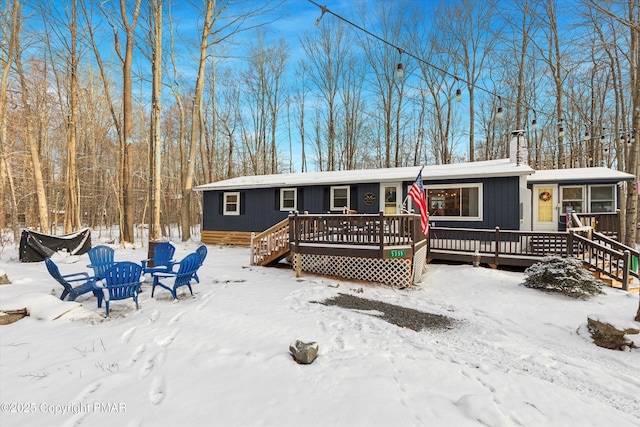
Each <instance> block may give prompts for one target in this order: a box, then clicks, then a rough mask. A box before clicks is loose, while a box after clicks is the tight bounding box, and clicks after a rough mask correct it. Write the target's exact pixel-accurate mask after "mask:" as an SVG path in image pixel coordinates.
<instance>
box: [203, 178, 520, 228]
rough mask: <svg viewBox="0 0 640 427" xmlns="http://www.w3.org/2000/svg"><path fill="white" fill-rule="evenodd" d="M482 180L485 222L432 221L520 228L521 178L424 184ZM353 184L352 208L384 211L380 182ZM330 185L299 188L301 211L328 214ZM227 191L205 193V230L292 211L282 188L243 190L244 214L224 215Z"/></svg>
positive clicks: (256, 222)
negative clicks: (370, 199) (285, 208)
mask: <svg viewBox="0 0 640 427" xmlns="http://www.w3.org/2000/svg"><path fill="white" fill-rule="evenodd" d="M478 182H482V183H483V221H439V220H437V217H432V218H431V219H432V221H435V222H436V224H437V225H438V226H442V227H464V228H495V227H496V226H499V227H500V228H502V229H505V230H517V229H519V228H520V204H519V192H518V185H519V179H518V177H506V178H490V179H482V180H478V179H470V180H462V181H460V180H456V181H452V180H439V181H425V182H424V184H425V185H432V184H453V183H478ZM411 184H412V182H403V184H402V191H403V198H404V197H406V193H405V192H406V190H407V188H408V186H409V185H411ZM349 185H351V206H350V208H351V209H354V210H356V211H358V213H365V214H376V213H378V212H379V211H380V201H379V198H380V194H379V193H380V184H378V183H367V184H349ZM329 188H330V186H304V187H298V211H299V212H304V211H307V212H309V213H312V214H319V213H327V212H328V211H329V206H330V205H329ZM229 191H233V190H229ZM369 192H370V193H373V194H374V195H375V197H376V201H375V203H374V204H372V205H369V206H368V205H365V204H364V198H363V196H364V195H365V194H366V193H369ZM223 193H224V192H223V191H219V190H216V191H204V192H203V197H202V201H203V219H202V228H203V230H219V231H263V230H266V229H267V228H269V227H271V226H272V225H274V224H276V223H278V222H280V221H281V220H283V219H285V218H286V217H287V216H288V214H289V213H288V212H281V211H280V202H279V197H280V189H279V188H275V189H274V188H259V189H248V190H240V195H241V196H240V199H241V214H240V215H222V205H221V204H222V194H223Z"/></svg>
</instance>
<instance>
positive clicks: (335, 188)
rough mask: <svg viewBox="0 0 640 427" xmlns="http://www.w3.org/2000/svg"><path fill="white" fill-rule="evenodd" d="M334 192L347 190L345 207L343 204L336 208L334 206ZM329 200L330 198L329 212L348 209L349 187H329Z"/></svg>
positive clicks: (349, 201)
mask: <svg viewBox="0 0 640 427" xmlns="http://www.w3.org/2000/svg"><path fill="white" fill-rule="evenodd" d="M335 190H347V203H346V206H345V204H342V205H340V206H336V205H335ZM329 198H330V200H329V210H332V211H341V210H343V209H344V208H347V209H350V208H349V207H350V206H351V186H349V185H337V186H334V187H331V191H330V195H329Z"/></svg>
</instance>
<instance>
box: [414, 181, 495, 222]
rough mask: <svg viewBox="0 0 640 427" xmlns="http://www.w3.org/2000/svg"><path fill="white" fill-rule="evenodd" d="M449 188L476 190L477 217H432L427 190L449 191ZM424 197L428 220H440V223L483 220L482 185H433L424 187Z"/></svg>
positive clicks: (479, 183) (477, 183)
mask: <svg viewBox="0 0 640 427" xmlns="http://www.w3.org/2000/svg"><path fill="white" fill-rule="evenodd" d="M449 188H458V189H463V188H477V189H478V215H477V216H462V215H460V216H450V215H434V212H432V207H431V206H430V204H431V200H429V190H433V189H438V190H440V189H449ZM424 189H425V197H426V198H427V203H428V206H427V209H429V219H430V220H434V221H436V220H442V221H482V220H483V212H484V209H483V206H484V191H483V184H482V183H481V182H470V183H464V184H463V183H460V184H433V185H425V186H424Z"/></svg>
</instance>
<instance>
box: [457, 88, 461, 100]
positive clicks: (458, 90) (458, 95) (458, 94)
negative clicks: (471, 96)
mask: <svg viewBox="0 0 640 427" xmlns="http://www.w3.org/2000/svg"><path fill="white" fill-rule="evenodd" d="M456 101H458V102H460V101H462V91H461V90H460V88H458V89H456Z"/></svg>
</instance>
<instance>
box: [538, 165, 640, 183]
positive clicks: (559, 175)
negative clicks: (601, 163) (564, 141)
mask: <svg viewBox="0 0 640 427" xmlns="http://www.w3.org/2000/svg"><path fill="white" fill-rule="evenodd" d="M633 179H635V176H634V175H632V174H630V173H626V172H620V171H617V170H615V169H609V168H604V167H596V168H573V169H549V170H539V171H536V172H535V173H534V174H533V175H531V176H529V177H527V182H528V183H530V184H536V183H547V182H579V181H583V182H587V181H588V182H619V181H631V180H633Z"/></svg>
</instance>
